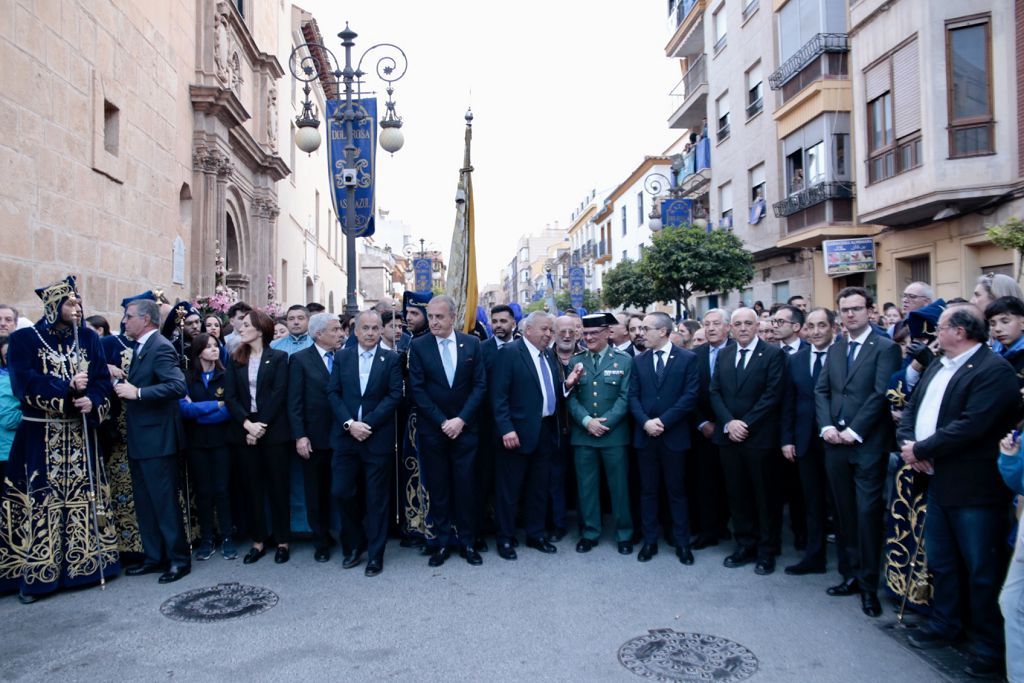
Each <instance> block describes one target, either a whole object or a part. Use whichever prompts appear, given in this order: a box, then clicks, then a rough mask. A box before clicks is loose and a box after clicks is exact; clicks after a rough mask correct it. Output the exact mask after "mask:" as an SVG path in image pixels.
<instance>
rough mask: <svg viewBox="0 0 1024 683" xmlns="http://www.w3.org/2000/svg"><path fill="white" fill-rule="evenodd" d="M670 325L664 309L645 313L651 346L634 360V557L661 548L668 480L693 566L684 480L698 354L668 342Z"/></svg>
mask: <svg viewBox="0 0 1024 683" xmlns="http://www.w3.org/2000/svg"><path fill="white" fill-rule="evenodd" d="M672 327H673V326H672V318H670V317H669V316H668V315H667V314H665V313H651V314H650V315H648V316H647V317H645V318H644V320H643V325H642V326H641V327H640V331H639V336H638V337H637V338H638V339H641V340H642V341H643V344H644V346H645V347H646V348H647V350H646V351H644V352H643V353H641V354H640V355H638V356H636V357H634V358H633V381H632V382H631V383H630V385H629V408H630V412H632V414H633V425H634V427H633V447H634V448H635V449H636V454H637V461H638V464H639V469H640V488H641V510H640V514H641V517H642V520H643V534H644V543H643V547H641V548H640V552H639V553H638V554H637V558H636V559H637V560H639V561H640V562H647V561H648V560H650V559H651V558H652V557H653V556H654V555H656V554H657V552H658V532H659V531H660V526H659V524H658V494H659V493H660V492H661V482H662V481H663V480H664V482H665V490H666V491H667V493H668V506H669V512H670V514H671V516H672V533H673V536H675V544H676V556H677V557H678V558H679V561H680V562H682V563H683V564H693V552H692V551H691V550H690V515H689V512H688V511H687V508H686V506H687V501H686V488H685V486H684V481H683V478H684V473H685V461H686V456H687V452H688V451H689V450H690V418H691V417H692V415H693V411H694V409H695V408H696V406H697V393H698V391H699V386H700V382H699V380H698V379H697V374H698V373H697V357H696V356H695V355H694V354H693V353H692V352H690V351H687V350H685V349H679V348H676V347H675V346H673V345H672V342H671V341H669V335H670V334H672Z"/></svg>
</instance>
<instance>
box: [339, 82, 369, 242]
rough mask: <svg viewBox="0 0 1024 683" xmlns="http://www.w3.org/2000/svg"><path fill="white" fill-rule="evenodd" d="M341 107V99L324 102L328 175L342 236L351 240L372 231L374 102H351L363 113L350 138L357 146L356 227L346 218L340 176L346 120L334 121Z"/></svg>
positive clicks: (344, 193) (344, 194) (342, 102)
mask: <svg viewBox="0 0 1024 683" xmlns="http://www.w3.org/2000/svg"><path fill="white" fill-rule="evenodd" d="M344 106H345V101H344V100H327V140H328V144H327V154H328V159H327V161H328V166H327V172H328V173H330V174H331V187H333V188H334V193H333V199H334V211H335V213H336V214H337V216H338V221H339V222H340V223H341V230H342V232H343V233H345V234H346V235H348V234H349V233H350V232H351V234H352V236H353V237H369V236H370V235H372V234H373V230H374V217H373V178H374V166H375V163H374V162H375V160H376V157H375V155H376V150H377V99H376V98H374V97H367V98H364V99H361V100H354V101H353V102H352V106H353V107H361V108H362V109H363V110H364V112H365V116H363V117H362V118H360V119H358V120H356V121H353V123H352V138H353V143H354V144H355V146H356V154H355V163H354V167H355V171H356V186H355V196H356V199H355V206H356V220H355V225H348V224H347V221H346V219H345V210H346V208H347V207H348V202H347V199H346V195H347V193H348V185H347V184H346V181H345V177H344V173H343V171H344V170H345V169H346V165H345V144H346V143H345V137H346V136H345V121H344V120H343V119H340V118H339V119H337V120H335V118H334V115H335V112H336V111H337V109H338V108H339V107H344Z"/></svg>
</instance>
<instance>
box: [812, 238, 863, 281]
mask: <svg viewBox="0 0 1024 683" xmlns="http://www.w3.org/2000/svg"><path fill="white" fill-rule="evenodd" d="M821 247H822V249H823V250H824V252H825V275H828V276H830V277H832V276H835V275H849V274H850V273H871V272H873V271H874V270H875V240H873V239H872V238H870V237H864V238H862V239H852V240H825V241H824V242H822V243H821Z"/></svg>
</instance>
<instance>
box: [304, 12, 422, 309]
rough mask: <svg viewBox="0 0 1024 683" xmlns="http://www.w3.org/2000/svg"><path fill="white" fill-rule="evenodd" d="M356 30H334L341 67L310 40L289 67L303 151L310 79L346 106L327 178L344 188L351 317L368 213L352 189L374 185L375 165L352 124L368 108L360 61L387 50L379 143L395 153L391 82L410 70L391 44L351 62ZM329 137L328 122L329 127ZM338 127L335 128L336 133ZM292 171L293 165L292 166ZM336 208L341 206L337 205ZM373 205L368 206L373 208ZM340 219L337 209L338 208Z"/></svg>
mask: <svg viewBox="0 0 1024 683" xmlns="http://www.w3.org/2000/svg"><path fill="white" fill-rule="evenodd" d="M356 37H357V34H356V32H355V31H353V30H352V29H350V28H349V26H348V24H347V23H346V24H345V30H344V31H342V32H341V33H339V34H338V38H340V39H341V45H342V47H343V48H344V49H345V62H344V68H342V67H341V66H340V63H339V62H338V59H337V58H336V57H335V56H334V53H333V52H331V51H330V50H328V49H327V48H326V47H325V46H324V45H323V44H322V43H319V42H311V43H304V44H303V45H299V46H298V47H296V48H295V49H294V50H292V54H291V58H290V59H289V61H288V68H289V70H290V71H291V73H292V77H293V78H295V79H296V80H298V81H300V82H302V83H303V84H304V85H303V88H302V92H303V94H304V95H305V100H304V101H303V103H302V113H301V114H299V116H297V117H296V119H295V124H296V126H297V127H298V131H297V132H296V135H295V144H296V146H297V147H298V148H299V149H301V150H302V151H303V152H306V153H307V154H309V153H312V152H314V151H316V150H317V148H319V147H320V132H319V130H318V128H319V126H320V121H319V120H318V119H317V117H316V113H315V112H314V108H313V103H312V102H311V101H310V97H309V95H310V91H311V87H310V83H312V82H313V81H319V82H320V83H321V86H322V87H323V89H324V95H325V97H327V98H339V95H341V94H344V102H345V103H344V106H339V107H337V108H336V109H335V110H334V113H333V115H332V116H333V122H334V124H335V126H336V128H340V129H341V132H343V134H344V136H345V137H344V142H345V147H344V161H343V163H344V168H338V169H331V177H332V178H333V183H334V185H335V187H340V186H344V188H345V214H344V226H345V229H344V233H345V269H346V278H347V286H346V289H347V291H348V294H347V296H346V299H345V313H347V314H348V315H351V316H353V317H354V316H355V315H356V314H357V313H358V312H359V304H358V302H357V300H358V296H359V275H358V273H357V272H356V237H361V236H362V234H363V232H364V231H365V230H366V228H367V226H368V224H369V220H370V219H371V218H372V216H366V217H365V220H363V221H362V222H361V219H362V218H363V217H360V216H359V215H358V214H357V212H356V190H357V189H359V188H367V187H371V186H372V183H373V177H372V175H373V172H374V169H373V165H372V163H371V160H370V159H359V158H358V153H359V148H358V147H357V146H356V142H355V127H356V126H358V125H359V124H360V123H362V122H363V121H364V120H365V119H367V118H369V114H368V112H367V111H366V109H365V108H364V107H363V106H362V105H361V104H360V102H359V100H360V99H361V98H362V83H363V80H362V79H363V76H365V75H366V73H365V72H364V71H363V70H362V63H363V59H365V58H366V56H367V55H368V54H370V53H371V52H373V51H374V50H383V51H385V54H384V55H383V56H382V57H380V58H379V59H378V60H377V67H376V72H377V77H378V78H380V80H382V81H384V82H385V83H386V84H387V87H386V91H387V94H388V98H387V102H386V103H385V113H384V116H383V117H382V118H381V120H380V127H381V129H382V130H381V133H380V146H381V147H382V148H383V149H384V150H385V151H387V152H391V153H394V152H397V151H398V150H399V149H401V148H402V145H403V143H404V142H405V139H404V137H403V135H402V131H401V127H402V119H401V118H400V117H399V116H398V115H397V114H396V113H395V102H394V100H393V99H392V95H393V94H394V88H393V87H392V85H393V83H394V82H395V81H397V80H399V79H401V78H402V77H403V76H404V75H405V72H406V69H407V68H408V60H407V58H406V56H405V52H403V51H402V49H401V48H400V47H398V46H397V45H394V44H392V43H378V44H377V45H373V46H371V47H369V48H367V50H366V51H365V52H363V54H362V56H360V57H359V60H358V62H356V65H355V67H354V68H353V65H352V62H353V60H352V48H353V47H354V46H355V39H356ZM327 131H328V135H331V133H332V128H331V126H328V127H327ZM336 132H337V131H335V133H336ZM293 172H294V169H293ZM339 208H340V207H339ZM371 208H372V206H371ZM338 213H339V217H340V214H341V212H340V211H339V212H338Z"/></svg>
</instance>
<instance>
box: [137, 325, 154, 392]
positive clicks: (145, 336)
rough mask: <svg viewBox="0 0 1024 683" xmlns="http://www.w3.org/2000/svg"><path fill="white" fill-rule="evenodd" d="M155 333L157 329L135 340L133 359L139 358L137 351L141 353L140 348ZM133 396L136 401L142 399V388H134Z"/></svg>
mask: <svg viewBox="0 0 1024 683" xmlns="http://www.w3.org/2000/svg"><path fill="white" fill-rule="evenodd" d="M156 333H157V329H156V328H155V327H154V328H153V329H151V330H150V331H149V332H147V333H146V334H144V335H142V336H141V337H139V338H138V339H136V340H135V343H136V344H137V346H136V347H135V353H134V354H133V357H134V358H138V357H139V351H142V347H143V346H145V345H146V342H148V341H149V338H150V337H152V336H153V335H154V334H156ZM135 396H136V398H138V399H141V398H142V387H136V388H135Z"/></svg>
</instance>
